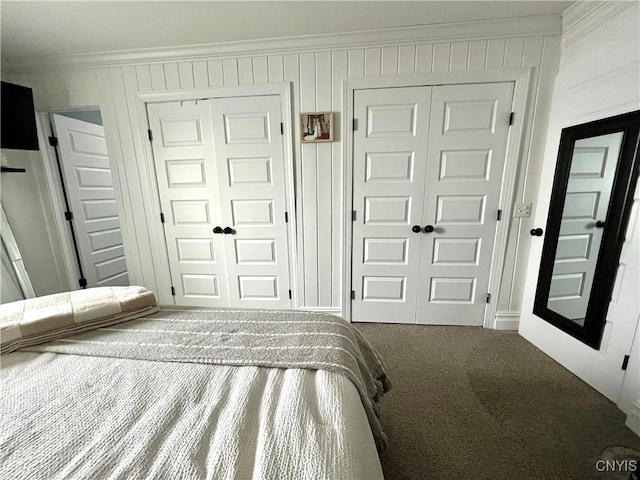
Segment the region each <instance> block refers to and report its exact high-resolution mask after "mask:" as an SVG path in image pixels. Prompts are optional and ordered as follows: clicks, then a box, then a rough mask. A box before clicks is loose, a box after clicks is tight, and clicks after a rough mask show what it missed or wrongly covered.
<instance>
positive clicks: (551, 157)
mask: <svg viewBox="0 0 640 480" xmlns="http://www.w3.org/2000/svg"><path fill="white" fill-rule="evenodd" d="M639 14H640V11H639V4H638V2H602V3H599V2H597V3H596V2H593V3H591V2H577V3H576V4H574V5H572V7H570V8H569V9H567V11H566V12H565V13H564V14H563V34H562V50H561V61H560V70H559V74H558V78H557V79H556V84H555V89H554V95H553V104H552V109H551V121H550V122H549V133H548V142H547V146H546V150H545V159H544V162H543V165H542V171H541V183H540V193H539V200H538V203H537V206H536V210H537V211H536V226H540V227H543V228H544V226H545V224H546V217H547V211H548V207H549V200H550V194H551V189H552V183H553V175H554V169H555V164H556V157H557V152H558V145H559V142H560V133H561V130H562V128H564V127H567V126H571V125H577V124H581V123H585V122H588V121H592V120H597V119H601V118H606V117H610V116H613V115H618V114H621V113H626V112H630V111H634V110H638V109H639V108H640V25H639V23H638V18H639ZM634 200H635V201H634V206H633V209H632V214H631V219H630V222H629V227H628V230H627V233H626V240H625V244H624V246H623V250H622V254H621V258H620V267H619V269H618V274H617V277H616V284H615V287H614V293H613V298H612V301H611V303H610V306H609V311H608V314H607V325H606V326H605V333H604V336H603V344H602V346H601V348H600V350H599V351H598V352H596V351H594V350H592V349H590V348H589V347H586V346H584V345H583V344H581V343H580V342H578V341H577V340H575V339H573V338H572V337H570V336H568V335H566V334H564V333H562V332H561V331H560V330H558V329H556V328H555V327H552V326H550V324H548V323H546V322H545V321H543V320H542V319H540V318H538V317H536V316H534V315H533V314H532V308H533V300H534V296H535V290H536V284H537V272H538V268H539V264H540V257H541V251H542V243H543V242H542V239H541V238H540V239H539V240H537V241H534V245H533V247H532V249H531V255H530V259H529V266H528V272H529V275H528V281H527V283H526V287H525V294H524V299H523V311H522V321H521V326H520V329H521V330H520V331H521V333H522V334H523V335H524V336H525V337H526V338H528V339H531V341H532V342H533V343H535V344H536V345H538V346H540V347H541V348H543V350H545V351H546V352H547V353H549V355H551V356H552V357H554V358H555V359H556V360H558V361H559V362H561V363H562V364H563V365H565V366H566V367H567V368H568V369H570V370H571V371H573V372H574V373H576V374H577V375H578V376H580V377H581V378H583V379H584V380H585V381H586V382H587V383H589V384H591V385H593V386H594V387H596V388H597V389H599V390H600V391H601V392H602V393H604V394H605V395H606V396H608V397H609V398H611V399H613V400H614V401H616V399H617V398H618V394H619V391H620V382H621V380H622V378H623V377H624V379H625V382H627V386H626V389H627V391H628V392H634V395H635V404H636V412H637V414H640V385H639V383H638V382H640V378H638V377H637V373H629V372H637V371H638V368H635V367H634V368H631V369H630V370H629V371H628V373H627V375H626V376H625V375H624V372H623V371H621V369H620V365H621V362H622V358H623V356H624V355H625V354H626V353H628V352H629V350H630V347H631V342H632V340H633V332H634V331H635V330H636V322H637V321H638V318H639V315H640V295H638V285H640V218H639V217H638V215H639V210H640V185H639V186H638V189H637V190H636V193H635V197H634ZM637 352H638V350H637V347H636V356H635V358H632V359H631V361H632V362H636V363H637V362H640V359H639V358H638V357H637ZM634 375H635V378H634ZM628 382H632V384H631V385H629V383H628ZM631 403H633V400H630V401H628V402H627V404H628V405H630V404H631ZM621 407H622V405H621ZM623 409H624V407H623ZM638 422H640V418H639V419H638Z"/></svg>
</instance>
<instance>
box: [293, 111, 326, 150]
mask: <svg viewBox="0 0 640 480" xmlns="http://www.w3.org/2000/svg"><path fill="white" fill-rule="evenodd" d="M300 142H301V143H321V142H333V112H305V113H301V114H300Z"/></svg>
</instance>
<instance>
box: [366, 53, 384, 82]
mask: <svg viewBox="0 0 640 480" xmlns="http://www.w3.org/2000/svg"><path fill="white" fill-rule="evenodd" d="M381 56H382V50H381V49H380V48H367V49H365V51H364V74H365V76H366V77H379V76H380V72H381V60H382V59H381Z"/></svg>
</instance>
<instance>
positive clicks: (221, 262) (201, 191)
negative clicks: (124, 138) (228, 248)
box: [147, 101, 229, 307]
mask: <svg viewBox="0 0 640 480" xmlns="http://www.w3.org/2000/svg"><path fill="white" fill-rule="evenodd" d="M147 112H148V115H149V125H150V127H151V130H152V132H153V142H152V148H153V157H154V161H155V165H156V175H157V179H158V191H159V194H160V204H161V207H162V211H163V215H164V233H165V239H166V242H167V252H168V255H169V266H170V270H171V281H172V285H173V287H174V288H175V298H176V303H177V304H178V305H192V306H211V307H224V306H228V305H229V291H228V288H227V277H226V276H227V267H226V255H225V250H224V241H223V235H216V234H214V233H213V227H214V226H216V225H221V224H223V219H222V215H221V208H220V199H219V188H218V184H219V179H218V170H217V168H216V164H215V154H214V145H213V127H212V123H211V109H210V103H209V102H208V101H199V102H172V103H160V104H149V105H147Z"/></svg>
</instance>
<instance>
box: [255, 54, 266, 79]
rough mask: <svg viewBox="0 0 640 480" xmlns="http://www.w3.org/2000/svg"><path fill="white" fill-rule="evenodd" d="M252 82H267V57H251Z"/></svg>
mask: <svg viewBox="0 0 640 480" xmlns="http://www.w3.org/2000/svg"><path fill="white" fill-rule="evenodd" d="M252 60H253V82H254V83H267V82H268V81H269V74H268V72H267V57H253V59H252Z"/></svg>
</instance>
